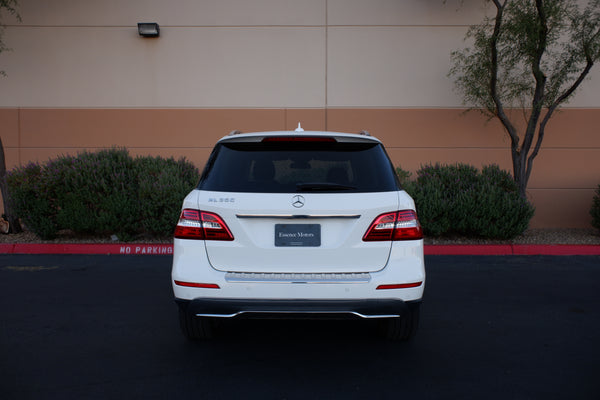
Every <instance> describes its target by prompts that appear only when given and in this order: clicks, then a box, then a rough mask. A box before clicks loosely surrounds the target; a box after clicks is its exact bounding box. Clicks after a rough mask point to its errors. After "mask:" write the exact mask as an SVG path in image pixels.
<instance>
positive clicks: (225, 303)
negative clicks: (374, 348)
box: [172, 128, 425, 340]
mask: <svg viewBox="0 0 600 400" xmlns="http://www.w3.org/2000/svg"><path fill="white" fill-rule="evenodd" d="M422 238H423V234H422V229H421V226H420V224H419V221H418V220H417V215H416V211H415V204H414V201H413V200H412V198H411V197H410V196H409V195H408V194H407V193H406V192H405V191H403V190H402V189H401V187H400V185H399V183H398V180H397V177H396V174H395V172H394V167H393V165H392V163H391V162H390V160H389V158H388V156H387V154H386V152H385V150H384V148H383V145H382V144H381V142H380V141H379V140H377V139H375V138H374V137H371V136H369V135H368V134H367V133H366V132H363V134H347V133H336V132H304V131H302V130H301V129H300V128H299V129H298V130H296V131H294V132H288V131H285V132H256V133H247V134H240V133H239V132H233V133H232V134H230V135H229V136H227V137H224V138H222V139H221V140H219V142H218V143H217V144H216V146H215V148H214V150H213V152H212V154H211V156H210V159H209V160H208V162H207V164H206V167H205V169H204V171H203V173H202V177H201V178H200V182H199V183H198V186H197V188H196V189H194V190H193V191H192V192H191V193H190V194H189V195H187V196H186V198H185V200H184V201H183V207H182V212H181V216H180V219H179V222H178V224H177V227H176V229H175V240H174V256H173V269H172V284H173V291H174V294H175V300H176V302H177V304H178V305H179V318H180V323H181V328H182V331H183V333H184V335H185V336H186V337H188V338H189V339H205V338H209V337H211V336H212V335H213V333H214V327H215V323H216V322H217V321H218V320H219V319H222V318H234V317H253V316H255V317H281V318H288V317H296V316H301V317H332V318H339V317H354V318H368V319H372V318H375V319H379V320H380V321H381V322H382V326H383V327H384V333H385V334H386V336H387V337H388V338H390V339H393V340H407V339H409V338H410V337H412V336H413V335H414V333H415V332H416V328H417V326H418V321H419V305H420V302H421V299H422V296H423V290H424V286H425V266H424V263H423V239H422Z"/></svg>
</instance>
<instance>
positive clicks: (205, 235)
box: [175, 208, 233, 240]
mask: <svg viewBox="0 0 600 400" xmlns="http://www.w3.org/2000/svg"><path fill="white" fill-rule="evenodd" d="M175 237H176V238H177V239H200V240H233V234H232V233H231V231H230V230H229V228H228V227H227V225H226V224H225V222H224V221H223V219H222V218H221V217H219V216H218V215H217V214H214V213H210V212H206V211H200V210H192V209H189V208H186V209H184V210H183V211H182V212H181V216H180V217H179V222H178V223H177V226H176V227H175Z"/></svg>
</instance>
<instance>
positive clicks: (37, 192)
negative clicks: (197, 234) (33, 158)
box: [6, 163, 58, 239]
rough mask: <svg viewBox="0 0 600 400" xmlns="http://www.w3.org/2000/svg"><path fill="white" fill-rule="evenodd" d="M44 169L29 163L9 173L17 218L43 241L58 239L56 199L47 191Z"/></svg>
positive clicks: (11, 195)
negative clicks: (56, 237)
mask: <svg viewBox="0 0 600 400" xmlns="http://www.w3.org/2000/svg"><path fill="white" fill-rule="evenodd" d="M43 171H44V167H43V166H41V165H40V164H38V163H30V164H27V165H26V166H24V167H17V168H15V169H13V170H12V171H9V172H7V173H6V183H7V186H8V193H9V196H8V201H9V202H10V204H11V207H12V209H13V211H14V212H15V214H16V215H18V216H19V217H20V218H21V221H22V222H23V224H25V225H26V226H27V227H28V228H29V229H30V230H31V231H33V232H35V233H37V234H38V235H39V236H40V237H41V238H43V239H53V238H54V237H55V236H56V232H57V230H58V228H57V222H56V206H55V198H54V196H53V193H51V190H49V188H48V184H47V179H44V178H45V174H43V173H42V172H43Z"/></svg>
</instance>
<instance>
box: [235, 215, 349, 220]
mask: <svg viewBox="0 0 600 400" xmlns="http://www.w3.org/2000/svg"><path fill="white" fill-rule="evenodd" d="M235 216H236V217H238V218H277V219H357V218H360V214H236V215H235Z"/></svg>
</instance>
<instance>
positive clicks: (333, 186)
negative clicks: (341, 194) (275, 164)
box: [296, 183, 356, 192]
mask: <svg viewBox="0 0 600 400" xmlns="http://www.w3.org/2000/svg"><path fill="white" fill-rule="evenodd" d="M355 189H356V188H355V187H354V186H348V185H340V184H337V183H298V184H297V185H296V190H297V191H299V192H318V191H328V190H333V191H335V190H355Z"/></svg>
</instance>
